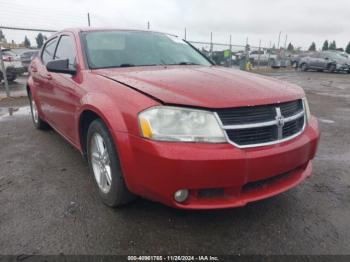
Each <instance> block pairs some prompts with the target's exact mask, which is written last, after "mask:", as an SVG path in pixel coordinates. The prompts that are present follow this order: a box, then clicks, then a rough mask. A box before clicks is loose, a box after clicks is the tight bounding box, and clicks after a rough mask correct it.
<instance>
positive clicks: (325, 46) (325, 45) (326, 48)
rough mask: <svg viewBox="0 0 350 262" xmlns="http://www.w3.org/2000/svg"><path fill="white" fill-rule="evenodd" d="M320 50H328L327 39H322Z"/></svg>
mask: <svg viewBox="0 0 350 262" xmlns="http://www.w3.org/2000/svg"><path fill="white" fill-rule="evenodd" d="M322 50H323V51H326V50H328V40H326V41H324V43H323V47H322Z"/></svg>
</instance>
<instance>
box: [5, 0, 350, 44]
mask: <svg viewBox="0 0 350 262" xmlns="http://www.w3.org/2000/svg"><path fill="white" fill-rule="evenodd" d="M88 12H89V13H90V18H91V26H94V27H116V28H136V29H146V28H147V22H148V21H149V22H150V27H151V30H156V31H162V32H168V33H172V34H176V35H178V36H180V37H184V31H185V28H186V31H187V39H188V40H192V41H207V42H209V41H210V33H211V32H212V33H213V42H217V43H229V39H230V35H232V43H233V44H237V45H245V43H246V41H247V40H248V43H249V44H250V45H251V46H258V45H259V42H260V41H261V46H264V47H269V46H270V45H274V44H275V45H276V46H277V45H278V36H279V33H280V32H281V40H280V45H281V46H284V44H285V40H286V36H287V43H289V42H292V44H293V45H294V46H295V47H301V48H303V49H305V48H308V47H309V46H310V44H311V42H312V41H314V42H315V43H316V46H317V48H321V47H322V44H323V42H324V40H326V39H328V40H330V41H333V40H335V41H336V43H337V47H345V46H346V45H347V43H349V41H350V14H349V12H350V1H348V0H331V1H329V0H318V1H314V0H250V1H249V0H240V1H238V0H113V1H112V0H109V1H108V0H74V1H73V0H71V1H69V0H55V1H53V0H22V1H20V0H7V1H6V0H0V26H10V27H11V26H12V27H25V28H39V29H53V30H61V29H63V28H67V27H85V26H87V13H88ZM3 33H4V34H5V36H6V38H7V40H8V41H11V40H14V41H16V42H22V41H23V39H24V35H27V36H28V37H29V39H30V40H31V42H32V43H33V44H35V38H34V37H35V35H36V34H37V32H30V31H13V30H3ZM46 35H50V33H46Z"/></svg>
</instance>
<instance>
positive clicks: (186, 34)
mask: <svg viewBox="0 0 350 262" xmlns="http://www.w3.org/2000/svg"><path fill="white" fill-rule="evenodd" d="M186 37H187V32H186V27H185V40H186Z"/></svg>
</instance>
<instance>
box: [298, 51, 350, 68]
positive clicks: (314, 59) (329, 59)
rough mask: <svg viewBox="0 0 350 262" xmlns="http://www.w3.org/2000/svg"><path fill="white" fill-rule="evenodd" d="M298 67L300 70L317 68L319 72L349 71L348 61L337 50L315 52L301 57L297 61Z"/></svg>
mask: <svg viewBox="0 0 350 262" xmlns="http://www.w3.org/2000/svg"><path fill="white" fill-rule="evenodd" d="M299 67H300V69H301V70H302V71H307V70H317V71H320V72H322V71H328V72H347V73H350V64H349V61H348V60H347V59H346V58H345V57H344V56H342V55H340V54H339V53H338V52H333V51H324V52H315V53H313V54H311V55H309V56H306V57H303V58H302V59H301V60H300V62H299Z"/></svg>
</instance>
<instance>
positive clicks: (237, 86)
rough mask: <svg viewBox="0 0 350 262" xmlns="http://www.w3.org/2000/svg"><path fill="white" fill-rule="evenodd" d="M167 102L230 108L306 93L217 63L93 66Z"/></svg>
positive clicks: (114, 79) (288, 98) (280, 82)
mask: <svg viewBox="0 0 350 262" xmlns="http://www.w3.org/2000/svg"><path fill="white" fill-rule="evenodd" d="M93 73H95V74H98V75H101V76H104V77H107V78H109V79H111V80H113V81H116V82H119V83H122V84H124V85H126V86H129V87H130V88H133V89H135V90H137V91H139V92H142V93H145V94H147V95H148V96H151V97H153V98H155V99H157V100H160V101H161V102H162V103H165V104H177V105H188V106H197V107H205V108H228V107H238V106H252V105H262V104H272V103H279V102H286V101H290V100H294V99H298V98H302V97H303V96H304V91H303V90H302V89H301V88H300V87H298V86H296V85H293V84H289V83H286V82H282V81H278V80H276V79H272V78H269V77H265V76H261V75H257V74H253V73H247V72H243V71H239V70H236V69H229V68H222V67H217V66H210V67H205V66H152V67H132V68H113V69H98V70H93Z"/></svg>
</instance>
